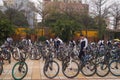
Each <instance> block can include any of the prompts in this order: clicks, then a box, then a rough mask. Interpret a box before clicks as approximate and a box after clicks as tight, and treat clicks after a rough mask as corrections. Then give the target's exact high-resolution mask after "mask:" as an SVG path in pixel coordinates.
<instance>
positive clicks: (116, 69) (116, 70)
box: [109, 60, 120, 76]
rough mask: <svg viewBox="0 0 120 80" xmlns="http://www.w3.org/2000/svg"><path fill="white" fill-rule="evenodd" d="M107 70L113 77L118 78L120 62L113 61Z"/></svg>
mask: <svg viewBox="0 0 120 80" xmlns="http://www.w3.org/2000/svg"><path fill="white" fill-rule="evenodd" d="M109 70H110V72H111V73H112V75H114V76H120V62H119V61H118V60H114V61H112V62H111V63H110V65H109Z"/></svg>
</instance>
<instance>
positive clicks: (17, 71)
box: [12, 49, 28, 80]
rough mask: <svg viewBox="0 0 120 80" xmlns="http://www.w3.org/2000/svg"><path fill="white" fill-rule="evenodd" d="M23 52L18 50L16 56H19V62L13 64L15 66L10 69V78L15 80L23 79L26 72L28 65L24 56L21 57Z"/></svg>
mask: <svg viewBox="0 0 120 80" xmlns="http://www.w3.org/2000/svg"><path fill="white" fill-rule="evenodd" d="M23 53H24V51H23V50H22V49H21V50H19V52H18V54H19V56H20V59H19V62H17V63H15V65H14V66H13V68H12V77H13V78H14V79H15V80H21V79H23V78H24V77H25V76H26V75H27V72H28V65H27V63H26V62H25V60H26V56H24V55H23Z"/></svg>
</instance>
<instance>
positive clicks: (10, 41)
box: [7, 37, 13, 46]
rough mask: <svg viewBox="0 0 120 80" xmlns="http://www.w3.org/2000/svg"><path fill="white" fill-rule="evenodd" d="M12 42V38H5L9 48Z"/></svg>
mask: <svg viewBox="0 0 120 80" xmlns="http://www.w3.org/2000/svg"><path fill="white" fill-rule="evenodd" d="M12 42H13V39H12V37H7V43H8V45H9V46H10V45H12Z"/></svg>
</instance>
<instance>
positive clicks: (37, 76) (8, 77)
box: [0, 59, 120, 80]
mask: <svg viewBox="0 0 120 80" xmlns="http://www.w3.org/2000/svg"><path fill="white" fill-rule="evenodd" d="M16 62H17V61H15V60H13V59H12V62H11V64H9V63H8V62H7V61H4V66H3V67H4V71H3V73H2V75H0V80H13V78H12V67H13V66H14V64H15V63H16ZM57 62H58V63H59V65H60V62H59V61H57ZM26 63H27V65H28V73H27V75H26V77H25V78H24V79H23V80H50V79H48V78H46V77H45V76H44V74H43V66H44V61H43V60H42V59H40V60H30V59H27V60H26ZM52 80H120V77H116V76H113V75H112V74H111V73H109V74H108V75H107V76H106V77H98V76H97V75H96V74H95V75H94V76H91V77H86V76H84V75H82V74H81V72H80V73H79V75H78V76H77V77H75V78H73V79H68V78H66V77H65V76H64V75H63V73H62V71H61V66H60V72H59V74H58V75H57V76H56V77H55V78H54V79H52Z"/></svg>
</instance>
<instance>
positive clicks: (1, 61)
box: [0, 48, 3, 75]
mask: <svg viewBox="0 0 120 80" xmlns="http://www.w3.org/2000/svg"><path fill="white" fill-rule="evenodd" d="M1 51H2V49H1V48H0V75H1V74H2V72H3V57H2V52H1Z"/></svg>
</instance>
